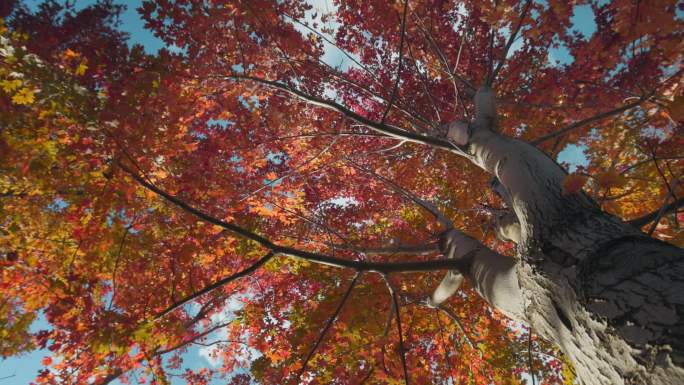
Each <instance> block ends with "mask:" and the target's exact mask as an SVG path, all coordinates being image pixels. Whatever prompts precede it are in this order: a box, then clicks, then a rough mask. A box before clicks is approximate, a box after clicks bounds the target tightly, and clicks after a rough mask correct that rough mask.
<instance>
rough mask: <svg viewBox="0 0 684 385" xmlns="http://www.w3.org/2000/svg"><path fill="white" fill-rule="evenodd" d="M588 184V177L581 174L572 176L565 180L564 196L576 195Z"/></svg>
mask: <svg viewBox="0 0 684 385" xmlns="http://www.w3.org/2000/svg"><path fill="white" fill-rule="evenodd" d="M586 183H587V177H586V176H584V175H580V174H570V175H568V176H566V177H565V179H564V180H563V195H570V194H575V193H577V192H579V191H580V190H582V187H584V185H585V184H586Z"/></svg>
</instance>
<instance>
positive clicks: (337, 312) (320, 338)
mask: <svg viewBox="0 0 684 385" xmlns="http://www.w3.org/2000/svg"><path fill="white" fill-rule="evenodd" d="M360 276H361V272H357V273H356V275H354V278H353V279H352V281H351V283H350V284H349V287H348V288H347V291H346V292H345V293H344V296H343V297H342V300H341V301H340V304H339V305H337V309H335V312H334V313H333V315H332V316H330V318H328V321H327V322H326V323H325V326H324V327H323V329H322V330H321V334H319V336H318V339H317V340H316V342H315V343H314V346H313V347H312V348H311V350H310V351H309V354H307V355H306V358H305V359H304V363H303V364H302V368H301V369H300V370H299V373H298V374H297V383H300V382H301V378H302V375H303V374H304V372H305V371H306V366H307V365H308V364H309V360H311V357H313V354H314V352H315V351H316V349H317V348H318V346H319V345H320V344H321V341H323V337H325V333H326V332H327V331H328V329H330V327H331V326H332V324H333V322H335V319H336V318H337V316H339V315H340V312H341V311H342V308H343V307H344V304H345V303H346V302H347V299H348V298H349V295H350V294H351V292H352V290H353V289H354V286H355V285H356V281H357V280H358V278H359V277H360Z"/></svg>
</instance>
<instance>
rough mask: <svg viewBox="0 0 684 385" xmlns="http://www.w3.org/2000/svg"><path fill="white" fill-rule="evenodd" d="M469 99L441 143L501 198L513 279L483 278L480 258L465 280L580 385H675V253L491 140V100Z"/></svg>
mask: <svg viewBox="0 0 684 385" xmlns="http://www.w3.org/2000/svg"><path fill="white" fill-rule="evenodd" d="M478 93H479V94H480V96H481V97H480V99H479V100H478V99H477V98H476V104H478V103H479V104H480V106H479V108H477V109H478V114H477V118H476V120H475V121H474V122H473V123H471V124H469V125H466V124H463V123H458V124H452V125H451V127H450V130H449V137H450V138H452V140H454V141H455V142H457V144H459V145H462V146H465V148H466V156H467V157H468V158H469V159H470V161H471V162H473V163H474V164H476V165H478V166H479V167H481V168H482V169H483V170H485V171H487V172H488V173H491V174H492V175H494V176H496V177H497V178H498V180H499V181H500V182H501V185H502V186H503V188H504V190H505V191H504V192H505V194H506V195H507V201H508V202H507V203H508V204H509V205H510V206H512V207H510V208H511V209H512V210H513V212H514V213H515V217H516V218H517V222H518V223H517V225H516V224H512V222H511V221H510V220H508V221H506V223H505V225H506V227H507V228H508V229H510V228H513V229H515V232H514V233H513V234H514V236H509V238H511V240H513V241H516V242H517V249H516V254H517V255H516V261H517V263H515V264H513V263H511V266H512V268H514V269H515V271H516V273H517V274H515V275H513V274H501V273H499V274H487V273H486V272H487V271H499V272H500V271H502V270H501V269H500V268H498V267H496V266H499V265H500V261H501V259H500V258H499V257H501V256H499V257H497V255H495V253H493V252H491V251H490V252H491V253H479V254H480V255H479V256H478V257H477V258H475V259H474V261H473V263H472V267H471V270H470V273H469V274H467V275H466V276H467V277H469V278H470V279H472V280H473V283H474V285H475V287H476V288H477V289H478V291H479V292H480V294H482V295H483V297H484V298H485V299H486V300H488V301H489V303H490V304H492V306H494V307H497V308H499V309H500V310H503V312H504V314H509V316H510V315H511V314H518V313H521V314H522V317H523V318H524V319H525V320H526V321H527V322H528V323H529V324H530V325H531V326H532V328H533V330H534V331H535V332H536V333H538V334H539V335H541V336H542V337H543V338H545V339H548V340H550V341H552V342H554V343H556V344H557V345H558V346H559V347H560V348H561V349H562V351H563V352H564V353H565V354H566V355H567V356H568V357H569V358H570V360H571V362H572V363H573V365H574V367H575V369H576V372H577V376H578V378H579V380H580V381H581V383H583V384H673V385H674V384H684V250H682V249H680V248H677V247H675V246H672V245H669V244H667V243H664V242H661V241H658V240H655V239H652V238H650V237H648V236H646V235H645V234H643V233H641V232H640V231H639V230H637V229H635V228H634V226H632V225H630V224H627V223H624V222H623V221H621V220H620V219H618V218H616V217H614V216H611V215H609V214H607V213H605V212H603V211H601V210H600V209H599V208H598V206H597V205H596V204H595V203H594V202H593V201H592V200H591V199H590V198H589V197H587V196H586V195H585V194H583V193H575V194H565V193H564V192H563V190H562V182H563V180H564V178H565V176H566V173H565V171H564V170H563V169H562V168H561V167H560V166H559V165H558V164H557V163H556V162H555V161H554V160H553V159H551V158H550V157H548V156H547V155H546V154H544V153H543V152H542V151H540V150H538V149H537V148H535V147H533V146H531V145H529V144H527V143H524V142H522V141H519V140H516V139H513V138H509V137H506V136H503V135H501V134H498V133H497V132H495V128H496V121H495V119H494V114H495V113H494V112H493V110H494V108H493V106H494V104H493V101H492V99H493V96H490V95H491V93H490V94H489V95H488V94H486V93H480V91H478ZM483 95H484V96H483ZM487 98H489V101H488V99H487ZM476 107H477V106H476ZM464 138H465V139H464ZM511 226H512V227H511ZM515 238H517V239H515ZM483 255H486V257H483ZM504 270H505V269H504ZM512 287H515V288H517V290H514V289H512ZM515 296H519V297H520V298H513V297H515ZM502 299H503V301H502ZM518 304H519V306H520V311H519V312H518V311H517V310H515V308H516V307H518ZM512 309H513V310H512Z"/></svg>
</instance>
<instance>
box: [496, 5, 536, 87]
mask: <svg viewBox="0 0 684 385" xmlns="http://www.w3.org/2000/svg"><path fill="white" fill-rule="evenodd" d="M530 5H532V0H527V1H526V2H525V5H523V10H522V12H521V13H520V18H519V19H518V25H517V26H516V27H515V29H514V30H513V31H512V32H511V36H509V37H508V42H506V46H505V47H504V50H503V53H502V55H501V60H499V62H498V63H497V64H496V69H494V72H493V73H492V77H491V78H490V79H488V80H489V83H488V84H489V85H490V86H491V85H492V84H493V83H494V81H495V80H496V76H497V75H498V74H499V71H500V70H501V67H503V64H504V63H505V62H506V56H508V51H509V50H510V49H511V46H512V45H513V42H514V41H515V38H516V37H517V36H518V33H519V32H520V28H521V27H522V25H523V21H525V17H526V16H527V12H528V11H529V9H530Z"/></svg>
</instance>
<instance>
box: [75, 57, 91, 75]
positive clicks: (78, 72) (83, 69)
mask: <svg viewBox="0 0 684 385" xmlns="http://www.w3.org/2000/svg"><path fill="white" fill-rule="evenodd" d="M87 69H88V66H87V65H86V64H85V61H82V62H81V64H79V65H78V67H76V71H75V72H74V73H75V74H76V75H78V76H82V75H83V74H85V72H86V70H87Z"/></svg>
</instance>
